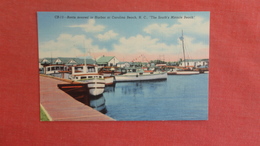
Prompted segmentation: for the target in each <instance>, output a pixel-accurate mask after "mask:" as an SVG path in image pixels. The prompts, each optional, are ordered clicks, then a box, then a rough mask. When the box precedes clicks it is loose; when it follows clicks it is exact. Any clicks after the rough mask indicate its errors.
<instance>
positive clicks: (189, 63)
mask: <svg viewBox="0 0 260 146" xmlns="http://www.w3.org/2000/svg"><path fill="white" fill-rule="evenodd" d="M179 66H181V67H194V68H198V67H201V66H209V59H186V60H185V61H183V60H182V61H180V64H179Z"/></svg>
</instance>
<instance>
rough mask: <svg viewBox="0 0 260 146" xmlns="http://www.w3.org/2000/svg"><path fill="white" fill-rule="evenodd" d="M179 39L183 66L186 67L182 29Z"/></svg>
mask: <svg viewBox="0 0 260 146" xmlns="http://www.w3.org/2000/svg"><path fill="white" fill-rule="evenodd" d="M180 40H181V42H182V51H183V62H184V67H186V62H185V61H186V59H185V50H184V37H183V30H182V34H181V37H180Z"/></svg>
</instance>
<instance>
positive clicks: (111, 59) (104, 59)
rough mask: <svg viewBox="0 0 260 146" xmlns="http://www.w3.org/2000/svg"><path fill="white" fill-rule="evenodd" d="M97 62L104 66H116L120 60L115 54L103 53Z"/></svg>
mask: <svg viewBox="0 0 260 146" xmlns="http://www.w3.org/2000/svg"><path fill="white" fill-rule="evenodd" d="M96 62H97V65H98V66H99V67H104V66H116V64H117V63H119V62H120V61H119V60H118V59H117V58H116V57H115V56H105V55H103V56H101V57H98V58H97V60H96Z"/></svg>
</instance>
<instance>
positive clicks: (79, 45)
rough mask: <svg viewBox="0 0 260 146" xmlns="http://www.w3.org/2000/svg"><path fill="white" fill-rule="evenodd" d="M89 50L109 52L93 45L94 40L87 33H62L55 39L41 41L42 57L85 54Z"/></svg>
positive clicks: (40, 54) (40, 55) (40, 50)
mask: <svg viewBox="0 0 260 146" xmlns="http://www.w3.org/2000/svg"><path fill="white" fill-rule="evenodd" d="M89 51H91V52H94V51H95V52H100V51H101V52H107V49H106V48H102V49H101V48H99V46H97V45H93V40H92V39H91V38H86V37H85V35H74V36H73V35H70V34H61V35H60V36H59V37H58V38H57V39H55V40H51V41H48V42H41V43H39V57H40V58H43V57H51V56H52V57H77V56H85V55H86V52H89Z"/></svg>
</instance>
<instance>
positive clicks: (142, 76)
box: [115, 68, 167, 82]
mask: <svg viewBox="0 0 260 146" xmlns="http://www.w3.org/2000/svg"><path fill="white" fill-rule="evenodd" d="M121 72H122V74H120V75H116V76H115V80H116V82H122V81H145V80H162V79H167V73H166V72H160V71H154V72H147V71H144V70H143V69H142V68H123V69H121Z"/></svg>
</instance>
